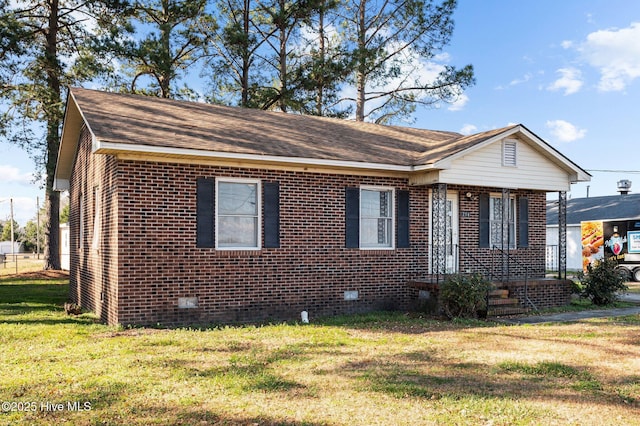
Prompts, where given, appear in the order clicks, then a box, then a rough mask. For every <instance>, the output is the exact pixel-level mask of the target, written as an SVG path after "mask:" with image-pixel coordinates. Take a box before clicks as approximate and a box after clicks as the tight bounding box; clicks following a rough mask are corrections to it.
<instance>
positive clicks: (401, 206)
mask: <svg viewBox="0 0 640 426" xmlns="http://www.w3.org/2000/svg"><path fill="white" fill-rule="evenodd" d="M397 232H398V248H409V247H410V246H411V245H410V242H409V191H398V221H397Z"/></svg>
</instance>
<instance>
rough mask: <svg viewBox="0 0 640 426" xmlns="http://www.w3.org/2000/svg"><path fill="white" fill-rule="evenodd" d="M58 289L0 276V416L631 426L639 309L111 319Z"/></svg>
mask: <svg viewBox="0 0 640 426" xmlns="http://www.w3.org/2000/svg"><path fill="white" fill-rule="evenodd" d="M66 297H67V283H66V281H64V280H58V281H51V280H44V281H24V280H17V279H15V278H5V279H0V347H1V348H2V357H0V402H5V403H8V404H9V405H6V404H5V405H3V407H5V409H4V410H3V411H0V424H34V425H49V424H63V425H65V424H66V425H102V424H105V425H120V424H123V425H124V424H127V425H130V424H131V425H150V424H151V425H165V424H166V425H171V424H228V425H235V424H248V425H249V424H260V425H263V424H264V425H275V424H277V425H350V424H383V425H387V424H389V425H392V424H393V425H401V424H411V425H414V424H427V425H428V424H438V425H439V424H442V425H459V424H493V425H512V424H515V425H537V424H605V425H606V424H640V385H639V383H640V377H639V376H638V371H640V360H639V359H638V356H637V353H638V346H639V345H640V340H638V339H639V338H638V337H637V336H640V317H639V316H631V317H626V318H616V319H615V320H613V319H612V320H607V319H600V320H593V321H584V322H581V323H571V324H552V325H548V324H547V325H544V326H527V327H517V326H508V325H503V324H498V323H494V322H483V321H455V322H446V321H438V320H434V319H431V318H429V317H421V316H419V315H404V314H402V313H374V314H367V315H357V316H342V317H336V318H328V319H324V320H320V321H316V322H313V323H312V324H308V325H302V324H298V323H294V322H292V323H281V324H265V325H246V326H237V327H233V326H216V327H211V328H199V329H192V328H180V329H150V328H127V329H124V328H120V327H112V326H106V325H103V324H100V323H98V322H97V320H96V318H95V316H94V315H93V314H89V313H87V314H83V315H80V316H77V317H73V316H67V315H66V314H65V313H64V311H63V309H62V304H63V303H64V301H65V300H66ZM19 404H21V405H19ZM58 404H62V407H63V409H62V410H56V411H53V408H56V407H59V405H58ZM18 407H20V408H21V409H22V411H20V410H18ZM25 407H26V408H28V409H30V408H34V407H35V409H34V410H32V411H24V409H25ZM52 407H53V408H52ZM78 407H81V408H84V409H85V410H83V411H78V410H77V408H78Z"/></svg>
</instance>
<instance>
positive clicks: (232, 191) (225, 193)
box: [217, 182, 258, 215]
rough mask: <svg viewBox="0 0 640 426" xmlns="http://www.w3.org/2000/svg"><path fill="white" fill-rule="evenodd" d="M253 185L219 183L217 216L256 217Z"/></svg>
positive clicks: (254, 185)
mask: <svg viewBox="0 0 640 426" xmlns="http://www.w3.org/2000/svg"><path fill="white" fill-rule="evenodd" d="M256 187H257V185H256V184H255V183H239V182H220V183H219V184H218V194H217V196H218V214H220V215H228V214H238V215H257V214H258V213H257V209H258V203H257V199H256Z"/></svg>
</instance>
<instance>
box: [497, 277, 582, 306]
mask: <svg viewBox="0 0 640 426" xmlns="http://www.w3.org/2000/svg"><path fill="white" fill-rule="evenodd" d="M500 287H501V288H506V289H508V290H509V297H513V298H517V299H518V301H519V302H520V304H521V305H522V306H525V307H531V306H530V305H529V304H528V303H527V297H528V299H529V300H530V301H531V302H532V303H533V304H534V305H535V307H536V308H537V309H543V308H555V307H557V306H564V305H568V304H569V303H571V293H572V283H571V281H570V280H556V279H549V280H532V281H530V282H527V283H526V285H525V283H524V282H523V281H515V282H511V283H507V284H501V285H500Z"/></svg>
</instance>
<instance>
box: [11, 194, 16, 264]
mask: <svg viewBox="0 0 640 426" xmlns="http://www.w3.org/2000/svg"><path fill="white" fill-rule="evenodd" d="M9 206H10V207H11V256H12V257H13V260H14V262H15V260H16V250H15V247H14V244H15V243H14V241H13V240H14V239H15V237H14V235H13V198H10V199H9Z"/></svg>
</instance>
